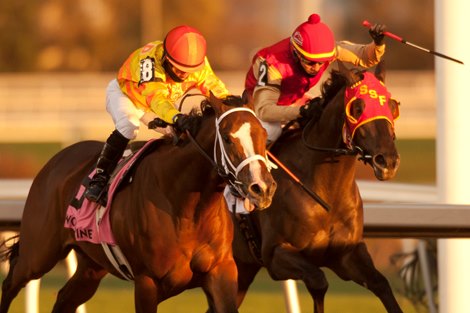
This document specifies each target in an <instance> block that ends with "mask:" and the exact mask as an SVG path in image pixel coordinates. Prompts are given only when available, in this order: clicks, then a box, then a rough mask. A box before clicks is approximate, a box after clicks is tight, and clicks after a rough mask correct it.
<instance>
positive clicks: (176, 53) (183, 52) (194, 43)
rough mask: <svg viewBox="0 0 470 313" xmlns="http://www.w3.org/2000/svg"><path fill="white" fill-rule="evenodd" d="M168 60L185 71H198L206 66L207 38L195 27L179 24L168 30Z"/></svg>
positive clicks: (165, 43)
mask: <svg viewBox="0 0 470 313" xmlns="http://www.w3.org/2000/svg"><path fill="white" fill-rule="evenodd" d="M164 48H165V52H166V56H167V59H168V61H169V62H170V63H171V64H172V65H173V66H174V67H176V68H177V69H179V70H181V71H183V72H189V73H192V72H196V71H198V70H200V69H202V67H204V58H205V57H206V39H204V36H202V34H201V33H200V32H199V31H198V30H196V29H195V28H192V27H189V26H185V25H182V26H178V27H175V28H173V29H172V30H170V31H169V32H168V34H167V35H166V38H165V41H164Z"/></svg>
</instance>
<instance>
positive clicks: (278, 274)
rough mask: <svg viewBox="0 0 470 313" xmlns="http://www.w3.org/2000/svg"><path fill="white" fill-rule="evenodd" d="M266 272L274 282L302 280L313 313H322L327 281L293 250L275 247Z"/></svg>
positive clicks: (312, 265) (320, 272) (316, 269)
mask: <svg viewBox="0 0 470 313" xmlns="http://www.w3.org/2000/svg"><path fill="white" fill-rule="evenodd" d="M267 269H268V272H269V274H270V275H271V277H272V278H273V279H275V280H287V279H294V280H302V281H303V282H304V284H305V287H306V288H307V290H308V292H309V293H310V296H311V297H312V299H313V308H314V312H315V313H323V312H324V309H325V308H324V305H325V294H326V291H327V290H328V281H327V280H326V277H325V274H324V273H323V271H322V270H321V269H320V268H318V267H317V266H315V265H314V264H312V263H311V262H309V260H307V259H306V258H305V257H304V256H303V255H301V254H300V253H298V252H297V251H295V250H293V249H292V250H291V249H288V248H285V247H282V248H281V247H277V248H276V249H274V254H273V257H272V260H271V262H270V263H269V264H268V266H267Z"/></svg>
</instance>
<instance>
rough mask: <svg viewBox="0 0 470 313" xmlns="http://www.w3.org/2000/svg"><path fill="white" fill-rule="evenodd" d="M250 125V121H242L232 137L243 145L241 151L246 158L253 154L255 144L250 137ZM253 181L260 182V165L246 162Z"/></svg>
mask: <svg viewBox="0 0 470 313" xmlns="http://www.w3.org/2000/svg"><path fill="white" fill-rule="evenodd" d="M250 133H251V125H250V123H243V125H242V126H241V127H240V128H239V129H238V130H237V131H236V132H235V133H232V134H231V135H232V137H234V138H237V139H239V140H240V143H241V145H242V147H243V152H244V154H245V157H246V158H249V157H251V156H252V155H255V154H256V153H255V146H254V144H253V140H252V138H251V134H250ZM248 166H249V169H250V173H251V176H252V177H253V181H255V182H261V181H262V180H261V165H260V162H250V163H249V164H248Z"/></svg>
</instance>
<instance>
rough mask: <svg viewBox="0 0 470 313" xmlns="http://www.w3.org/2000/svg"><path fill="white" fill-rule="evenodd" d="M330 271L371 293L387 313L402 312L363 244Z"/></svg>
mask: <svg viewBox="0 0 470 313" xmlns="http://www.w3.org/2000/svg"><path fill="white" fill-rule="evenodd" d="M331 269H332V270H333V271H334V272H335V273H336V274H337V275H338V276H339V277H341V278H342V279H344V280H353V281H354V282H356V283H357V284H359V285H361V286H363V287H366V288H367V289H369V290H370V291H372V292H373V293H374V294H375V295H376V296H377V297H378V298H379V299H380V301H382V303H383V305H384V307H385V309H386V310H387V312H389V313H402V312H403V311H402V310H401V308H400V306H399V305H398V302H397V300H396V299H395V296H394V295H393V292H392V288H391V287H390V284H389V283H388V281H387V279H386V278H385V276H383V275H382V274H381V273H380V272H379V271H378V270H377V269H376V268H375V266H374V263H373V261H372V258H371V256H370V254H369V252H368V251H367V247H366V245H365V243H364V242H361V243H359V244H358V245H356V246H355V248H354V249H353V250H352V251H351V252H350V253H347V254H346V255H344V256H343V257H342V258H341V259H340V261H339V262H338V263H335V264H334V265H333V266H331Z"/></svg>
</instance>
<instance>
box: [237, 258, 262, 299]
mask: <svg viewBox="0 0 470 313" xmlns="http://www.w3.org/2000/svg"><path fill="white" fill-rule="evenodd" d="M237 269H238V293H237V308H239V307H240V306H241V305H242V302H243V300H244V299H245V296H246V293H247V291H248V288H249V287H250V285H251V284H252V283H253V280H254V279H255V277H256V274H258V272H259V270H260V269H261V266H259V265H253V264H244V263H243V264H242V263H237Z"/></svg>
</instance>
